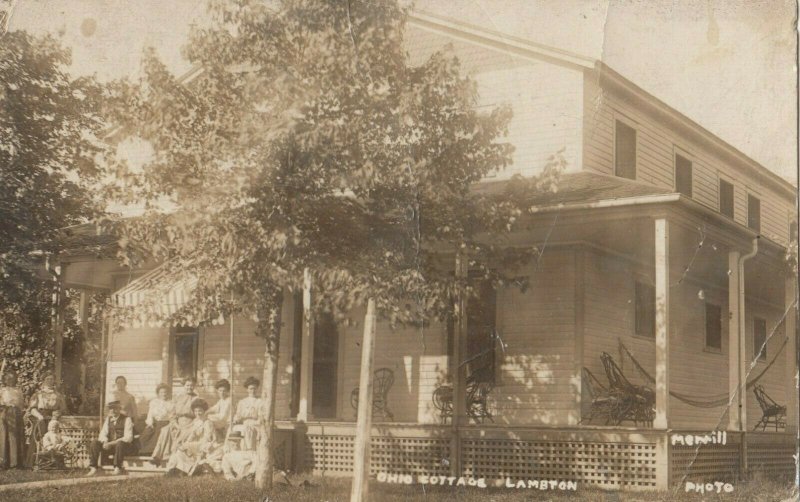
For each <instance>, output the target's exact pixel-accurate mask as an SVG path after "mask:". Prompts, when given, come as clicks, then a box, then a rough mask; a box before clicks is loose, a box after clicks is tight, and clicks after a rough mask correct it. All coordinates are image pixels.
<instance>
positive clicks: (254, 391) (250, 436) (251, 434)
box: [233, 377, 262, 451]
mask: <svg viewBox="0 0 800 502" xmlns="http://www.w3.org/2000/svg"><path fill="white" fill-rule="evenodd" d="M260 385H261V382H259V381H258V379H257V378H254V377H249V378H248V379H247V380H246V381H245V382H244V386H245V388H246V389H247V397H245V398H244V399H242V400H240V401H239V402H238V403H237V404H236V414H234V416H233V423H234V424H237V425H234V431H241V432H242V435H243V436H244V439H243V442H242V449H243V450H246V451H252V450H255V449H256V446H257V445H258V415H259V413H260V412H261V405H262V401H261V399H259V398H257V397H256V396H257V395H258V387H259V386H260Z"/></svg>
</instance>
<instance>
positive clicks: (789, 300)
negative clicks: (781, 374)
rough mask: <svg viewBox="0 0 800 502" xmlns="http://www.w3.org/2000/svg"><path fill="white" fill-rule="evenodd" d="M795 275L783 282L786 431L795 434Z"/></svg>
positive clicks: (796, 421)
mask: <svg viewBox="0 0 800 502" xmlns="http://www.w3.org/2000/svg"><path fill="white" fill-rule="evenodd" d="M796 281H797V277H793V276H790V277H787V278H786V283H785V287H784V290H785V295H786V299H785V300H784V302H785V305H786V307H785V308H787V309H789V310H788V312H787V313H786V321H785V323H784V331H785V332H786V338H787V339H786V349H785V350H786V365H785V366H786V377H785V378H784V380H785V381H786V384H785V385H786V387H785V391H786V432H791V433H793V434H797V428H798V416H797V398H798V390H797V383H798V382H797V284H796Z"/></svg>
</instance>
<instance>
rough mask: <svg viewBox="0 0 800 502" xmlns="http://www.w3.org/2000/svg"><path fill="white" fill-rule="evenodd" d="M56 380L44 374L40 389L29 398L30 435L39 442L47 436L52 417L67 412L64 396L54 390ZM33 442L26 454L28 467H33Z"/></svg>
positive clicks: (49, 374) (50, 374) (51, 375)
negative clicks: (31, 428) (31, 425)
mask: <svg viewBox="0 0 800 502" xmlns="http://www.w3.org/2000/svg"><path fill="white" fill-rule="evenodd" d="M55 386H56V378H55V375H53V374H52V373H49V372H48V373H45V375H44V378H43V379H42V386H41V388H40V389H39V390H38V391H36V392H35V393H34V394H33V396H31V401H30V405H29V408H28V412H29V413H30V416H31V418H32V419H33V431H32V432H31V434H33V435H34V436H35V438H36V439H37V440H41V438H43V437H44V435H45V434H47V425H48V423H49V422H50V419H51V418H53V415H54V414H56V415H63V414H64V413H66V412H67V402H66V400H65V399H64V396H63V395H62V394H61V393H60V392H58V391H57V390H56V387H55ZM34 450H35V448H34V445H33V442H32V443H31V444H30V445H29V448H28V452H27V460H28V465H31V466H32V465H33V455H34V453H35V451H34Z"/></svg>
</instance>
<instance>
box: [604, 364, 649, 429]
mask: <svg viewBox="0 0 800 502" xmlns="http://www.w3.org/2000/svg"><path fill="white" fill-rule="evenodd" d="M600 361H601V362H602V363H603V369H604V370H605V373H606V378H608V388H609V394H610V395H611V396H612V397H613V398H614V399H616V401H617V403H616V405H615V406H614V407H613V408H611V411H610V413H611V418H612V421H614V425H619V424H621V423H622V422H624V421H626V420H628V421H631V422H633V423H634V424H635V425H638V424H639V423H640V422H641V423H642V424H648V423H652V422H653V419H654V418H655V401H656V399H655V393H654V392H653V390H652V389H650V388H649V387H645V386H641V385H634V384H632V383H631V382H630V381H629V380H628V379H627V378H625V375H624V374H623V373H622V370H621V369H620V367H619V366H617V363H616V362H615V361H614V358H613V357H611V355H610V354H609V353H607V352H603V353H602V354H601V355H600Z"/></svg>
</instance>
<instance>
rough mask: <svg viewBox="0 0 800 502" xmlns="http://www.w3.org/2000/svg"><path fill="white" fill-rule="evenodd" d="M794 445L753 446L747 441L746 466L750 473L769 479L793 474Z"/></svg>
mask: <svg viewBox="0 0 800 502" xmlns="http://www.w3.org/2000/svg"><path fill="white" fill-rule="evenodd" d="M793 447H794V445H793V444H792V443H789V442H787V443H786V444H753V443H751V442H749V441H748V445H747V464H748V467H749V468H750V471H751V472H760V473H763V474H764V475H766V476H769V477H779V476H787V475H791V474H792V473H793V472H794V459H793V458H792V454H793V453H794V448H793Z"/></svg>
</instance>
